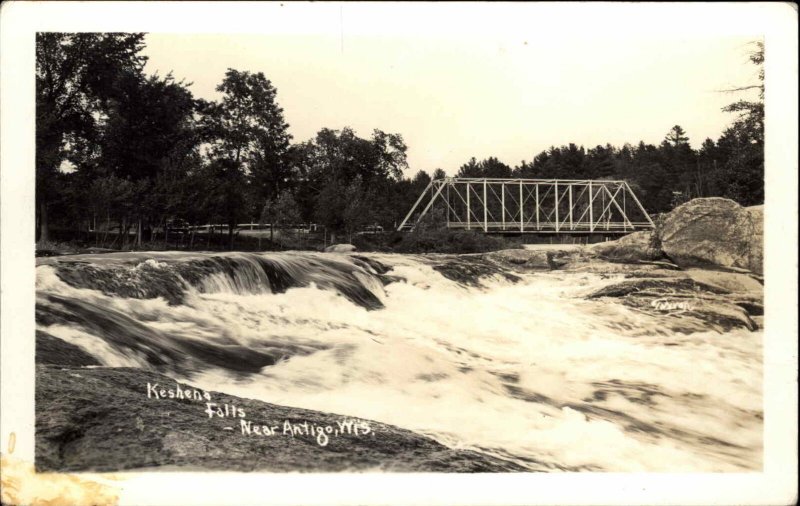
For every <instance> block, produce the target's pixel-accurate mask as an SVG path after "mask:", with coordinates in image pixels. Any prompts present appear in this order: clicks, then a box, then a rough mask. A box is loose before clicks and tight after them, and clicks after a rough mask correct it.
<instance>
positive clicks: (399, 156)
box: [36, 33, 764, 247]
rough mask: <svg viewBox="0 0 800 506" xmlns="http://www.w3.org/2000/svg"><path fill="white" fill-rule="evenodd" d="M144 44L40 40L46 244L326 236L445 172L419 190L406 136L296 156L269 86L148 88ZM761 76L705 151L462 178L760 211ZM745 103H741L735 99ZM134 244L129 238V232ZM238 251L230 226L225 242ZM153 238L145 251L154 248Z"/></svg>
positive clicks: (757, 54)
mask: <svg viewBox="0 0 800 506" xmlns="http://www.w3.org/2000/svg"><path fill="white" fill-rule="evenodd" d="M144 46H145V34H141V33H135V34H120V33H69V34H66V33H40V34H38V35H37V40H36V226H37V240H38V241H39V242H40V243H46V242H48V241H49V240H50V238H51V232H52V231H54V230H59V231H62V232H63V231H72V232H74V233H75V234H79V233H81V232H88V231H95V232H94V233H95V234H96V233H97V232H96V231H97V230H104V231H106V233H108V231H109V230H111V229H114V230H116V231H117V232H116V233H118V234H119V236H120V237H124V239H122V240H121V242H123V241H124V242H126V243H128V246H129V247H135V246H137V245H140V244H141V243H142V241H148V240H153V237H152V236H153V235H154V234H157V233H158V232H157V231H158V230H164V229H165V228H166V227H165V224H168V223H174V222H176V221H180V222H183V223H188V224H190V225H202V224H211V223H217V224H231V225H236V224H239V223H271V224H274V225H277V226H280V225H288V224H297V223H316V224H318V225H321V226H324V227H326V229H327V230H329V231H331V232H334V233H353V232H354V231H357V230H361V229H363V228H364V227H368V226H373V225H380V226H382V227H384V228H385V229H386V230H389V229H391V228H393V227H396V225H397V224H398V223H399V222H400V221H401V220H402V219H403V217H404V215H405V213H406V212H407V211H408V210H409V208H410V207H411V205H412V204H413V202H414V201H415V200H416V199H417V197H418V196H419V194H420V193H421V192H422V191H423V189H424V188H425V187H426V186H427V184H428V183H429V181H430V180H431V178H438V177H444V176H445V172H444V171H443V170H441V169H435V170H431V171H430V173H429V172H426V171H423V170H420V171H419V172H417V173H416V174H415V175H414V176H413V177H412V178H410V179H409V178H407V177H405V176H404V173H405V171H406V170H407V169H408V163H407V160H406V150H407V147H406V144H405V143H404V141H403V137H402V136H401V135H400V134H399V133H387V132H384V131H382V130H380V129H377V128H376V129H375V130H374V131H373V132H372V134H371V135H370V136H368V137H360V136H359V135H357V134H356V133H355V132H354V131H353V130H352V129H350V128H344V129H342V130H332V129H329V128H323V129H321V130H320V131H319V132H318V133H317V134H316V136H315V137H314V138H312V139H309V140H306V141H304V142H293V139H292V136H291V135H290V134H289V133H288V128H289V125H288V124H287V123H286V121H285V119H284V115H283V110H282V109H281V107H280V106H279V100H278V95H277V93H278V92H277V90H276V89H275V87H274V86H273V85H272V83H271V82H270V80H269V79H268V78H267V77H266V76H265V75H264V74H263V73H260V72H258V73H252V72H245V71H239V70H234V69H229V70H228V71H227V72H226V73H225V75H224V76H220V78H221V79H220V83H219V85H218V86H217V91H218V92H220V96H221V98H220V99H219V100H218V101H207V100H203V99H198V98H195V97H194V96H193V95H192V92H191V91H190V90H189V85H190V84H189V83H186V82H183V81H180V80H177V79H176V78H175V77H173V76H172V75H166V76H159V75H147V74H146V73H145V72H144V65H145V63H146V57H145V56H144V55H143V54H142V50H143V49H144ZM749 58H750V61H751V62H752V63H753V64H755V65H756V66H758V70H759V82H758V83H754V84H750V85H745V86H742V87H741V88H736V89H734V90H727V91H730V92H733V93H735V92H737V91H745V90H749V89H757V90H758V91H759V98H758V100H757V101H747V100H738V101H735V102H733V103H731V104H730V105H728V106H727V107H725V109H724V110H725V111H728V112H730V113H732V118H731V120H732V123H731V125H730V126H729V127H728V128H727V129H726V130H725V131H724V132H723V133H722V135H721V136H720V138H719V139H716V140H713V139H706V140H705V141H704V142H703V144H702V145H701V146H700V147H699V149H694V148H692V147H691V146H690V145H689V143H688V138H687V135H686V132H684V130H683V129H682V128H681V127H680V126H678V125H675V126H674V127H672V128H671V129H670V130H669V131H667V132H665V138H664V140H663V142H661V143H660V144H659V145H657V146H656V145H652V144H646V143H644V142H639V143H638V144H625V145H624V146H619V147H617V146H611V145H609V144H607V145H605V146H594V147H589V148H586V147H584V146H580V145H576V144H572V143H570V144H567V145H564V146H560V147H555V146H554V147H551V148H550V149H547V150H545V151H542V152H541V153H539V154H537V155H535V156H534V157H533V158H532V159H531V160H530V161H522V162H521V163H520V164H519V165H516V166H514V167H512V166H509V165H506V164H505V163H503V162H502V161H500V160H498V159H497V158H495V157H490V158H487V159H485V160H476V159H475V158H472V159H470V160H468V161H466V163H465V164H464V165H462V166H461V167H460V168H459V169H458V171H457V174H455V175H458V176H464V177H525V178H564V179H625V180H627V181H628V182H629V184H630V185H631V187H632V188H633V189H634V191H635V192H636V193H637V195H638V196H639V198H640V200H641V201H642V203H643V205H644V206H645V208H647V210H648V211H650V212H651V213H659V212H664V211H668V210H670V209H671V208H673V207H674V206H676V205H678V204H680V203H682V202H685V201H687V200H689V199H692V198H695V197H708V196H721V197H728V198H731V199H733V200H735V201H737V202H739V203H740V204H742V205H755V204H761V203H763V200H764V105H763V98H764V73H763V61H764V46H763V43H760V42H756V43H754V44H753V50H752V52H751V53H750V55H749ZM735 98H736V97H735V95H734V98H733V99H735ZM133 230H136V231H137V232H136V233H135V234H133V238H130V239H129V231H133ZM228 231H229V234H231V235H230V240H231V242H230V244H231V245H232V244H233V242H232V241H233V235H232V234H233V231H234V230H233V226H230V227H229V228H228ZM148 234H149V236H148Z"/></svg>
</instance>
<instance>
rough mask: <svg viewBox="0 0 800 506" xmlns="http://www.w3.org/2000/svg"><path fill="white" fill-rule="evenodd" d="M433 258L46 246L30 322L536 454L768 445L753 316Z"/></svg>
mask: <svg viewBox="0 0 800 506" xmlns="http://www.w3.org/2000/svg"><path fill="white" fill-rule="evenodd" d="M432 258H434V257H424V256H414V255H394V254H377V253H370V254H364V255H358V256H349V255H343V254H322V253H308V252H302V253H301V252H296V253H295V252H287V253H269V254H267V253H265V254H252V253H227V254H219V253H217V254H211V253H177V252H166V253H162V252H159V253H120V254H106V255H94V256H92V255H81V256H74V257H54V258H48V259H40V260H39V262H38V264H37V269H36V282H37V328H38V329H39V330H41V331H44V332H47V333H49V334H51V335H53V336H56V337H58V338H61V339H63V340H65V341H67V342H69V343H72V344H75V345H77V346H79V347H80V348H82V349H83V350H85V351H87V352H89V353H90V354H92V355H93V356H94V357H96V358H97V359H98V360H99V361H100V362H101V363H102V364H103V365H105V366H113V367H121V366H128V367H137V368H143V369H146V370H153V371H158V372H161V373H165V374H167V375H169V376H172V377H174V378H176V379H178V380H181V381H185V382H187V383H190V384H192V385H196V386H197V387H199V388H203V389H205V390H210V391H221V392H225V393H229V394H234V395H237V396H241V397H246V398H252V399H259V400H263V401H267V402H271V403H276V404H283V405H287V406H294V407H302V408H308V409H314V410H320V411H326V412H331V413H340V414H345V415H350V416H357V417H362V418H365V419H371V420H376V421H380V422H384V423H389V424H393V425H396V426H399V427H402V428H406V429H410V430H413V431H415V432H418V433H420V434H425V435H428V436H430V437H433V438H434V439H436V440H437V441H439V442H441V443H443V444H445V445H447V446H449V447H452V448H459V449H472V450H477V451H480V452H483V453H486V454H488V455H491V456H494V457H499V458H503V459H507V460H511V461H514V462H516V463H518V464H521V465H523V466H525V467H526V468H528V469H530V470H532V471H619V472H630V471H667V472H698V471H713V472H717V471H743V470H759V469H760V468H761V460H762V430H763V420H762V418H763V417H762V383H761V378H762V348H761V347H762V337H763V336H762V331H760V330H756V331H749V330H744V329H737V330H730V331H727V332H724V333H721V332H718V331H715V330H712V329H710V328H694V329H691V331H684V332H675V331H671V330H669V327H668V326H665V325H663V321H662V320H661V319H659V318H656V317H653V316H651V315H647V314H644V313H642V312H639V311H635V310H633V309H631V308H628V307H626V306H624V305H621V304H615V303H612V302H609V301H606V300H602V299H587V298H586V295H587V294H589V293H591V292H593V291H595V290H597V289H598V288H601V287H603V286H605V285H607V284H609V283H611V282H614V281H615V280H619V279H620V277H621V275H603V276H601V275H598V274H591V273H576V272H559V271H552V272H535V273H519V272H516V273H514V275H515V276H518V278H519V279H518V280H516V281H515V280H514V279H511V278H509V277H507V276H502V275H493V276H485V277H482V278H480V280H479V282H477V283H469V282H467V283H465V282H463V281H457V280H454V279H448V278H447V277H445V276H443V275H442V273H440V272H439V271H437V270H436V269H435V268H434V266H435V262H434V261H432Z"/></svg>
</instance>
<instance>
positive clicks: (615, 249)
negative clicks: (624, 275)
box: [590, 230, 664, 262]
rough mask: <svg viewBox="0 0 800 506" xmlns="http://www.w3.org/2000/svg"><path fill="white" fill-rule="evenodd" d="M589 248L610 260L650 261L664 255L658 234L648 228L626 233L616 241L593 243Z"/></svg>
mask: <svg viewBox="0 0 800 506" xmlns="http://www.w3.org/2000/svg"><path fill="white" fill-rule="evenodd" d="M590 249H591V250H592V251H593V252H594V253H596V254H598V255H600V257H602V258H604V259H606V260H609V261H612V262H637V261H640V260H644V261H652V260H659V259H661V258H663V257H664V253H663V252H662V251H661V249H660V248H659V239H658V235H657V234H655V233H654V232H651V231H648V230H643V231H641V232H634V233H632V234H628V235H626V236H624V237H621V238H619V239H617V240H616V241H608V242H601V243H597V244H593V245H591V246H590Z"/></svg>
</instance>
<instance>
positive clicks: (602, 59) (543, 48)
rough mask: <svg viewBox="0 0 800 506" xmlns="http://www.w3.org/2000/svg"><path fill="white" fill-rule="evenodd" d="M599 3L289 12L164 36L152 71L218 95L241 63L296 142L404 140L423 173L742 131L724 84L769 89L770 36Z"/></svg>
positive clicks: (157, 42)
mask: <svg viewBox="0 0 800 506" xmlns="http://www.w3.org/2000/svg"><path fill="white" fill-rule="evenodd" d="M586 5H588V4H580V5H576V4H572V7H569V8H567V7H564V6H554V5H544V6H540V5H530V4H501V5H489V4H470V5H464V4H444V5H433V4H420V5H408V4H406V5H388V6H387V5H375V4H344V5H338V4H311V5H308V4H301V5H293V4H287V6H286V7H285V8H283V9H272V10H270V11H269V16H266V17H265V18H264V25H263V30H261V31H262V32H263V33H260V34H242V33H228V34H222V33H220V34H191V33H172V34H166V33H150V34H149V35H148V36H147V39H146V41H147V49H146V51H145V53H146V54H147V55H148V56H149V58H150V60H149V62H148V64H147V71H148V72H155V71H158V72H159V73H160V74H162V75H163V74H166V73H167V72H169V71H172V72H173V73H174V75H175V77H177V78H183V79H186V80H187V81H189V82H192V83H193V84H192V85H191V90H192V91H193V92H194V94H195V96H197V97H203V98H207V99H216V98H219V95H218V94H217V93H216V92H215V91H214V88H215V86H216V85H217V84H218V83H219V82H220V81H221V79H222V77H223V75H224V73H225V70H226V69H227V68H229V67H231V68H235V69H237V70H248V71H252V72H263V73H264V74H265V75H266V76H267V78H268V79H270V80H271V81H272V83H273V85H274V86H275V87H276V88H277V90H278V102H279V104H280V105H281V106H282V107H283V109H284V112H285V116H286V120H287V122H288V123H289V124H290V132H291V134H292V135H293V136H294V140H295V142H299V141H305V140H307V139H309V138H311V137H313V136H314V135H315V133H316V132H317V131H318V130H319V129H321V128H323V127H328V128H334V129H340V128H342V127H345V126H350V127H352V128H354V129H355V130H356V132H357V133H358V134H359V135H361V136H369V134H370V132H371V131H372V130H373V129H374V128H380V129H382V130H384V131H386V132H392V133H400V134H402V136H403V138H404V139H405V141H406V144H407V145H408V159H409V165H410V172H412V173H413V172H415V171H417V170H419V169H424V170H428V171H432V170H433V169H435V168H437V167H441V168H443V169H445V170H446V171H447V172H448V173H451V174H452V173H454V172H455V171H456V170H457V169H458V167H459V166H460V165H461V164H463V163H465V162H466V161H467V160H468V159H469V158H470V157H472V156H474V157H476V158H478V159H482V158H486V157H489V156H496V157H498V158H500V159H501V160H502V161H504V162H505V163H507V164H509V165H512V166H513V165H516V164H518V163H519V162H520V161H521V160H523V159H524V160H530V159H532V157H533V156H534V155H535V154H537V153H538V152H540V151H541V150H543V149H547V148H548V147H549V146H551V145H562V144H566V143H569V142H574V143H576V144H582V145H584V146H586V147H587V148H588V147H592V146H595V145H597V144H605V143H611V144H613V145H615V146H619V145H622V144H623V143H625V142H630V143H637V142H638V141H639V140H644V141H645V142H649V143H656V144H657V143H659V142H660V141H661V140H662V139H663V137H664V135H665V134H666V133H667V131H668V130H669V129H670V128H671V127H672V126H673V125H675V124H679V125H681V126H682V127H683V128H684V129H685V130H686V131H687V133H688V135H689V138H690V142H691V143H692V145H693V146H694V147H697V146H699V144H700V143H701V142H702V141H703V140H704V139H705V138H707V137H711V138H714V139H716V138H717V137H718V136H719V135H720V133H721V132H722V131H723V130H724V128H725V127H726V126H727V125H728V124H730V122H731V121H732V119H733V116H732V115H731V114H728V113H723V112H722V111H721V110H720V109H721V108H722V107H723V106H724V105H725V104H727V103H730V102H731V101H733V100H734V97H733V96H731V95H729V94H725V93H720V92H719V90H721V89H725V88H728V87H731V86H736V85H743V84H751V83H753V82H754V81H755V70H754V66H753V65H751V64H749V63H748V61H747V52H748V51H749V50H750V48H751V46H749V45H748V42H749V41H752V40H754V39H756V38H758V37H759V36H758V34H748V33H726V32H725V31H724V30H716V31H717V32H719V33H716V34H715V33H713V32H714V31H715V30H714V26H715V24H714V23H715V22H716V23H724V16H723V17H720V16H714V17H713V18H711V17H710V18H709V29H708V30H707V31H704V32H701V33H698V31H697V30H694V31H682V30H681V29H680V27H681V25H680V24H679V23H680V20H681V17H682V16H684V15H685V16H691V15H693V13H692V12H691V11H690V10H689V9H688V8H684V7H682V6H674V5H673V6H672V9H671V10H660V11H659V10H657V9H656V8H655V7H647V8H641V7H637V6H636V4H622V5H615V6H613V8H611V7H610V6H608V5H606V6H605V8H602V9H598V8H597V7H594V8H588V7H587V8H586V9H584V10H577V9H575V8H574V7H580V6H586ZM626 5H627V7H626ZM707 8H708V7H707ZM725 8H727V9H731V8H732V7H731V6H730V5H728V6H726V7H725ZM705 12H708V11H705ZM720 12H724V11H720ZM254 15H261V14H260V13H256V14H254ZM706 15H707V14H706ZM252 23H253V20H250V26H252ZM225 28H226V27H225V26H220V30H219V31H220V32H225V31H226V29H225Z"/></svg>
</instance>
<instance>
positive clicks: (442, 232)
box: [391, 228, 521, 253]
mask: <svg viewBox="0 0 800 506" xmlns="http://www.w3.org/2000/svg"><path fill="white" fill-rule="evenodd" d="M520 247H521V246H520V245H519V244H517V243H515V242H511V241H509V240H508V239H504V238H502V237H499V236H493V235H486V234H484V233H482V232H476V231H468V230H449V229H446V228H438V229H427V230H420V231H414V232H410V233H407V234H403V235H402V236H401V237H400V239H399V241H398V242H396V243H395V244H394V245H392V248H391V249H392V250H393V251H396V252H398V253H485V252H488V251H497V250H502V249H513V248H520Z"/></svg>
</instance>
